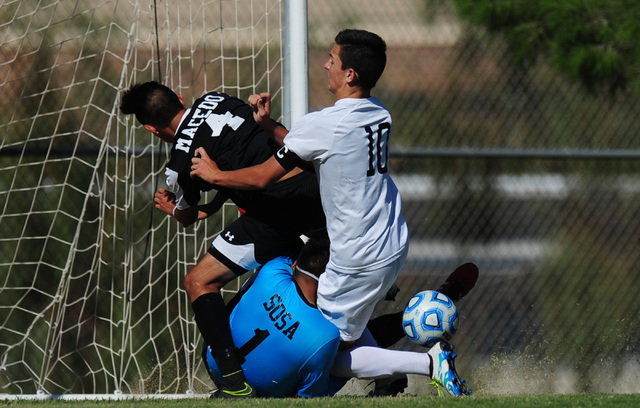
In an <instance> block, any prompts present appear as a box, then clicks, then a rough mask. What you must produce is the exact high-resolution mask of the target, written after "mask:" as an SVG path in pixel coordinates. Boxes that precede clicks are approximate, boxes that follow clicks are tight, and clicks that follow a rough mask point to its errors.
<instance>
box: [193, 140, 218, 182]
mask: <svg viewBox="0 0 640 408" xmlns="http://www.w3.org/2000/svg"><path fill="white" fill-rule="evenodd" d="M219 172H220V169H219V168H218V165H217V164H216V162H214V161H213V160H211V158H210V157H209V155H208V154H207V152H206V150H204V148H202V147H198V148H197V149H196V151H195V152H194V156H193V158H192V159H191V173H189V174H190V176H191V178H194V177H200V178H201V179H202V180H204V181H206V182H207V183H210V184H215V183H214V180H215V176H216V174H217V173H219Z"/></svg>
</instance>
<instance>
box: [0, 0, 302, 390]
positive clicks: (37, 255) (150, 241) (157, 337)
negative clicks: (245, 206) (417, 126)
mask: <svg viewBox="0 0 640 408" xmlns="http://www.w3.org/2000/svg"><path fill="white" fill-rule="evenodd" d="M0 7H1V9H0V11H1V12H0V42H1V43H2V44H1V48H0V50H1V51H0V52H1V53H2V58H0V95H1V97H0V134H2V138H1V139H0V398H2V397H4V398H16V397H24V398H28V397H29V396H32V397H33V396H35V397H36V398H48V397H51V396H54V395H55V396H58V397H59V396H63V397H65V396H66V397H68V398H73V397H74V396H76V397H77V396H84V397H90V396H94V397H96V396H112V397H114V398H120V397H122V396H132V397H134V398H140V397H143V396H149V395H164V396H168V397H175V396H185V395H199V394H205V393H207V392H208V391H209V389H210V388H211V383H210V381H209V379H208V376H207V374H206V372H205V370H204V368H203V366H202V364H201V361H200V352H201V351H200V348H201V346H202V342H201V339H200V335H199V333H198V330H197V328H196V326H195V324H194V322H193V319H192V317H193V315H192V312H191V307H190V304H189V302H188V299H187V296H186V294H185V292H184V290H183V286H182V280H183V278H184V275H185V274H186V272H187V271H188V270H189V268H190V267H192V266H193V265H194V264H195V262H197V261H198V260H199V259H200V257H201V256H202V255H203V254H204V252H205V251H206V248H207V246H208V245H209V243H210V241H211V240H212V239H213V237H214V236H215V235H216V234H217V233H218V232H219V231H220V230H221V229H222V227H223V225H225V223H228V222H229V221H231V220H233V219H235V217H237V209H236V208H235V207H234V206H233V205H230V204H228V205H225V207H224V209H223V211H222V212H221V213H220V214H218V215H216V216H214V217H211V218H210V219H208V220H206V221H203V222H201V223H199V224H198V225H196V226H195V227H191V228H187V229H184V228H182V227H179V226H178V225H177V223H176V222H175V220H173V219H172V218H170V217H166V216H165V215H164V214H162V213H160V212H159V211H157V210H155V209H154V207H153V202H152V198H153V193H154V192H155V190H156V189H157V188H158V187H164V164H165V162H166V160H167V158H168V155H167V151H168V147H166V146H162V144H161V142H159V140H158V139H157V138H155V137H154V136H153V135H151V134H150V133H148V132H146V131H145V130H144V129H143V128H142V127H140V126H139V124H138V123H136V121H135V120H134V118H132V117H125V116H123V115H121V114H120V113H119V111H118V105H119V100H120V92H121V91H122V90H123V89H126V88H128V87H129V86H131V85H132V84H134V83H137V82H144V81H148V80H157V81H160V82H163V83H165V84H166V85H168V86H169V87H171V88H173V89H175V90H176V91H177V92H179V93H181V94H183V95H184V96H185V98H186V99H187V101H190V100H194V99H195V98H197V97H198V96H200V95H201V94H202V93H204V92H205V91H207V90H218V91H223V92H227V93H230V94H233V95H237V96H239V97H240V98H242V99H244V100H246V98H247V97H248V96H249V95H250V94H251V93H254V92H261V91H270V92H271V93H272V95H273V97H274V108H275V114H276V116H280V120H282V121H283V122H284V123H287V124H290V123H291V122H292V121H293V120H295V119H296V118H297V117H299V116H300V115H301V114H304V113H305V112H304V111H305V110H306V107H307V106H308V102H307V83H306V77H307V67H306V61H307V57H306V44H307V42H306V35H307V32H306V30H307V27H306V21H307V16H306V0H184V1H170V0H156V1H154V0H126V1H123V0H105V1H99V2H96V1H93V0H55V1H50V2H25V1H20V0H7V1H4V2H3V3H2V5H0ZM291 29H295V30H297V31H296V32H293V33H292V32H289V30H291ZM287 40H293V41H292V42H286V41H287ZM292 83H295V86H291V84H292ZM290 90H292V91H294V92H296V93H293V94H290V93H289V91H290ZM207 198H211V197H205V199H207ZM239 284H240V282H236V286H234V285H228V288H227V292H233V291H234V290H237V285H239Z"/></svg>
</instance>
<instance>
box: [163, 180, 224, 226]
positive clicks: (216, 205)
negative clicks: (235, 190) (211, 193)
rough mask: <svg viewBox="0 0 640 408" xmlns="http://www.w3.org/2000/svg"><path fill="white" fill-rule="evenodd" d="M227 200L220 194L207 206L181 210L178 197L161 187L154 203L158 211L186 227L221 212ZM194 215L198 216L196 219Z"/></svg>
mask: <svg viewBox="0 0 640 408" xmlns="http://www.w3.org/2000/svg"><path fill="white" fill-rule="evenodd" d="M227 198H228V197H227V196H226V195H225V194H222V193H220V192H218V193H216V195H215V197H214V198H213V200H211V202H209V203H207V204H204V205H199V206H197V207H189V208H187V209H184V210H180V209H178V208H177V207H176V195H175V194H174V193H172V192H170V191H167V190H165V189H164V188H162V187H161V188H159V189H158V191H157V192H156V194H155V195H154V198H153V201H154V202H155V206H156V208H157V209H158V210H160V211H162V212H163V213H165V214H167V215H170V216H172V217H175V218H176V220H178V221H179V222H180V223H181V224H182V225H184V226H185V227H186V226H189V225H191V224H193V223H194V222H196V221H200V220H203V219H205V218H207V217H209V216H211V215H212V214H214V213H216V212H217V211H219V210H220V208H221V207H222V205H223V204H224V203H225V202H226V201H227ZM196 211H197V212H196ZM194 214H196V216H195V217H194Z"/></svg>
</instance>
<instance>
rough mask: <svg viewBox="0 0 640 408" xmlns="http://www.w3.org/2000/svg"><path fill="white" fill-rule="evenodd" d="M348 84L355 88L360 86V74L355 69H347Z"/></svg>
mask: <svg viewBox="0 0 640 408" xmlns="http://www.w3.org/2000/svg"><path fill="white" fill-rule="evenodd" d="M346 75H347V84H349V85H350V86H354V85H357V84H358V79H359V77H358V73H357V72H356V71H355V70H354V69H353V68H347V72H346Z"/></svg>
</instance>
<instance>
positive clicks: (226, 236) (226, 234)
mask: <svg viewBox="0 0 640 408" xmlns="http://www.w3.org/2000/svg"><path fill="white" fill-rule="evenodd" d="M224 237H225V238H226V239H227V241H229V242H231V241H233V238H234V236H233V234H231V231H227V232H226V233H225V234H224Z"/></svg>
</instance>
